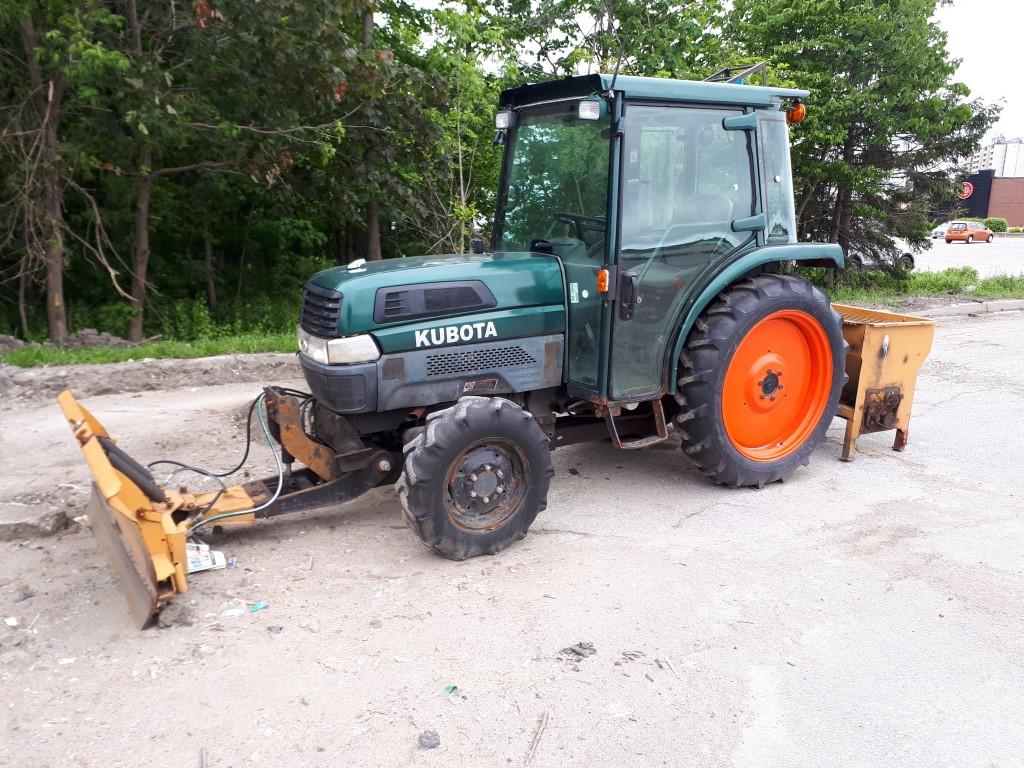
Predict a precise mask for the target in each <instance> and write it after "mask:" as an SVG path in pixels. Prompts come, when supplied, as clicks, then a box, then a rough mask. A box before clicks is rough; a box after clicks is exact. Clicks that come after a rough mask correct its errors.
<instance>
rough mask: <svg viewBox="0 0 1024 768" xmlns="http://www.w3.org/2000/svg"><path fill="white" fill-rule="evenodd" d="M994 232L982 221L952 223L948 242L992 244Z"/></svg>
mask: <svg viewBox="0 0 1024 768" xmlns="http://www.w3.org/2000/svg"><path fill="white" fill-rule="evenodd" d="M992 238H993V235H992V230H991V229H989V228H988V227H986V226H985V225H984V224H982V223H981V222H980V221H952V222H950V224H949V229H947V230H946V242H947V243H952V242H954V241H959V242H962V243H967V244H968V245H970V244H971V243H974V242H983V243H991V242H992Z"/></svg>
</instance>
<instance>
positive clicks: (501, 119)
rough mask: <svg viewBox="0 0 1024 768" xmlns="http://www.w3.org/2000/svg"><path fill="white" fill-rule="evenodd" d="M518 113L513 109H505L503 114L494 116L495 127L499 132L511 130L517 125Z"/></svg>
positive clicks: (502, 111)
mask: <svg viewBox="0 0 1024 768" xmlns="http://www.w3.org/2000/svg"><path fill="white" fill-rule="evenodd" d="M515 122H516V113H515V112H513V111H512V110H511V109H503V110H501V112H499V113H498V114H496V115H495V116H494V127H495V128H497V129H498V130H499V131H504V130H505V129H506V128H511V127H512V126H513V125H515Z"/></svg>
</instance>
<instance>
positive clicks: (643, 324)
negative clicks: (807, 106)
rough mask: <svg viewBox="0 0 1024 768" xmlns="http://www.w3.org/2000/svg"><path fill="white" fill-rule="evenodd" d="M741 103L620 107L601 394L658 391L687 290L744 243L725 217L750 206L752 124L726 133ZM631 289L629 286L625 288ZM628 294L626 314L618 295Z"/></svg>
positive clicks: (638, 395)
mask: <svg viewBox="0 0 1024 768" xmlns="http://www.w3.org/2000/svg"><path fill="white" fill-rule="evenodd" d="M742 114H743V112H742V110H739V109H735V110H730V109H721V108H714V109H707V108H701V107H686V106H647V105H631V104H627V106H626V113H625V125H626V131H625V137H624V147H623V155H622V182H621V183H622V208H621V219H620V222H621V224H620V226H621V246H620V249H619V252H618V267H619V276H620V283H619V290H620V302H619V307H618V308H617V310H616V312H615V317H614V319H613V329H612V345H611V365H610V374H609V377H610V393H611V395H612V397H613V399H616V400H631V399H634V400H635V399H643V398H645V397H650V396H655V395H657V394H659V393H660V392H661V391H662V386H663V370H664V364H665V356H666V354H667V347H668V345H670V344H672V343H673V341H674V338H672V335H673V332H674V330H675V321H676V318H677V317H678V314H679V312H680V310H681V307H682V303H683V300H684V298H685V297H686V295H687V293H688V292H689V290H690V287H691V286H692V285H693V284H694V282H695V281H697V280H698V278H700V276H701V275H702V274H704V273H705V272H707V271H709V270H711V269H713V268H714V267H715V266H716V265H717V264H719V263H721V262H722V261H724V260H725V259H727V258H728V257H729V256H730V255H731V254H732V253H734V252H735V251H736V250H737V249H738V248H741V247H743V246H744V245H746V244H748V243H750V242H751V241H752V240H753V238H754V237H755V235H754V234H753V233H752V232H750V231H741V232H734V231H733V229H732V222H733V221H734V220H736V219H743V218H748V217H750V216H751V215H752V214H753V213H754V210H755V197H754V166H753V154H752V147H751V141H752V134H753V132H752V131H746V130H726V129H725V128H724V127H723V124H722V121H723V119H725V118H727V117H731V116H734V115H742ZM633 286H635V287H633ZM630 290H633V291H635V296H636V299H635V305H634V307H633V310H632V313H629V312H624V311H623V309H622V301H621V298H622V296H623V294H622V292H623V291H626V292H627V293H628V292H629V291H630Z"/></svg>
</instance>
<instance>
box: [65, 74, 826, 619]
mask: <svg viewBox="0 0 1024 768" xmlns="http://www.w3.org/2000/svg"><path fill="white" fill-rule="evenodd" d="M805 96H807V93H806V92H805V91H800V90H791V89H785V88H774V87H762V86H750V85H741V84H736V83H733V82H688V81H677V80H667V79H655V78H642V77H618V78H614V77H611V76H607V75H589V76H584V77H573V78H569V79H564V80H558V81H554V82H546V83H542V84H538V85H526V86H523V87H520V88H514V89H511V90H508V91H505V92H504V93H503V94H502V95H501V101H500V111H499V112H498V114H497V129H498V132H497V136H496V141H497V142H498V143H499V144H501V145H503V148H504V166H503V170H502V174H501V182H500V189H499V196H498V206H497V211H496V215H495V219H494V228H493V239H492V243H491V244H492V246H493V248H492V249H491V250H485V249H484V248H483V247H482V244H481V243H479V242H476V243H474V248H473V251H474V252H472V253H468V254H457V255H448V256H424V257H419V258H404V259H391V260H385V261H379V262H372V263H364V262H361V261H360V262H356V263H353V264H350V265H348V266H347V267H336V268H333V269H328V270H326V271H324V272H320V273H319V274H317V275H314V276H313V278H312V279H311V280H310V281H309V283H308V285H307V286H306V289H305V295H304V296H303V301H302V315H301V322H300V326H299V329H298V343H299V360H300V362H301V363H302V368H303V370H304V372H305V377H306V381H307V382H308V385H309V390H310V393H308V394H307V393H302V392H295V391H290V390H285V389H282V388H277V387H268V388H266V390H265V391H264V393H263V394H262V395H261V396H260V397H259V398H257V401H256V402H254V406H253V409H252V411H251V414H250V415H252V413H253V412H255V415H256V417H257V418H258V421H259V425H260V426H261V428H262V430H263V431H264V432H265V434H266V435H267V439H268V440H270V439H271V438H272V439H273V440H274V441H275V442H276V443H279V444H280V450H279V452H278V455H279V457H280V462H279V471H278V472H277V473H276V474H273V475H271V476H270V477H268V478H267V479H265V480H262V481H256V482H251V483H248V484H244V485H235V486H226V485H224V484H223V481H222V480H221V479H220V478H218V482H221V484H222V486H223V487H222V488H220V489H219V490H216V491H212V492H207V493H190V492H188V491H182V490H174V489H171V488H167V487H164V486H163V485H161V484H160V483H158V482H157V481H156V480H155V478H154V476H153V474H152V473H151V471H150V470H149V469H148V468H147V467H144V466H142V465H141V464H139V463H138V462H136V461H135V460H134V459H132V458H131V457H130V456H128V455H127V454H126V453H125V452H124V451H122V450H121V449H120V448H119V447H117V446H116V445H114V443H113V441H111V440H110V439H109V436H107V435H106V433H105V432H104V431H103V429H102V427H101V426H100V425H99V423H98V422H97V421H96V420H95V419H94V418H93V417H92V416H91V415H90V414H89V413H88V412H87V411H86V410H85V409H84V408H83V407H81V406H80V405H79V404H78V403H77V402H76V401H75V400H74V398H73V397H72V396H71V395H70V393H65V394H64V395H63V396H62V398H61V404H62V407H63V408H64V411H65V414H66V416H67V418H68V420H69V421H70V422H71V425H72V427H73V429H74V430H75V433H76V436H77V437H78V439H79V441H80V442H81V443H82V446H83V450H84V451H85V453H86V457H87V459H88V460H89V463H90V466H91V468H92V470H93V475H94V478H95V481H96V487H97V492H96V494H95V495H94V499H93V501H92V503H91V505H90V514H91V515H92V518H93V528H94V530H95V531H96V535H97V536H98V537H99V538H100V539H101V540H104V541H106V542H107V543H108V544H109V545H110V546H109V547H108V555H109V557H110V559H111V561H112V563H114V565H115V568H116V569H117V570H118V571H119V573H120V574H121V576H122V580H123V581H124V582H125V588H126V590H127V591H128V592H129V593H131V595H133V597H131V599H130V603H131V605H132V609H133V613H134V614H135V616H136V618H137V619H138V621H139V623H140V624H145V623H147V622H148V621H149V620H150V619H151V618H152V617H153V616H154V615H155V613H156V612H157V610H158V609H159V606H160V604H161V603H162V602H163V601H165V600H166V599H167V598H168V597H170V596H171V595H173V594H174V593H175V592H181V591H184V589H185V587H186V567H185V558H184V548H185V541H186V538H187V537H188V536H190V535H193V534H195V533H197V532H200V531H202V530H204V529H207V530H208V529H210V528H214V527H217V526H227V525H236V524H246V523H250V522H252V520H253V519H254V518H255V517H265V516H273V515H277V514H282V513H286V512H290V511H295V510H301V509H309V508H312V507H319V506H324V505H329V504H334V503H337V502H340V501H345V500H349V499H352V498H355V497H356V496H358V495H359V494H361V493H363V492H365V491H366V490H368V489H370V488H373V487H375V486H377V485H380V484H382V483H394V482H397V484H398V489H399V497H400V499H401V504H402V508H403V510H404V512H405V517H406V519H407V520H408V522H409V525H410V526H411V527H412V529H413V530H414V531H415V532H416V535H417V536H419V537H420V539H421V540H422V541H423V542H424V543H425V544H427V545H428V546H430V547H432V548H433V549H434V550H436V551H437V552H439V553H440V554H442V555H444V556H445V557H449V558H455V559H463V558H467V557H472V556H474V555H481V554H487V553H494V552H497V551H498V550H500V549H502V548H503V547H506V546H508V545H509V544H510V543H512V542H514V541H516V540H517V539H521V538H522V537H523V536H525V535H526V532H527V530H528V529H529V527H530V524H531V523H532V522H533V521H534V518H535V517H536V516H537V514H538V513H539V512H541V511H542V510H543V509H544V507H545V504H546V499H547V493H548V486H549V484H550V482H551V478H552V476H553V474H554V471H553V469H552V463H551V456H550V451H551V449H553V448H555V447H557V446H560V445H568V444H571V443H577V442H581V441H587V440H610V441H611V443H612V444H613V445H614V446H615V447H617V448H622V449H636V448H643V447H646V446H649V445H652V444H654V443H657V442H659V441H662V440H665V439H667V438H668V436H669V431H670V430H671V429H673V428H674V429H677V430H678V431H679V435H680V436H681V439H682V448H683V452H684V453H685V455H686V457H687V458H688V459H689V460H690V461H693V462H694V463H695V464H696V465H697V466H698V467H699V468H700V470H701V471H702V472H703V473H704V474H705V475H707V476H708V477H709V478H710V479H711V480H714V481H716V482H719V483H722V484H725V485H731V486H747V485H750V486H763V485H765V484H767V483H771V482H773V481H776V480H780V479H782V478H785V477H787V476H788V475H790V474H791V473H792V472H793V471H795V470H796V469H797V468H798V467H799V466H800V465H801V464H806V463H807V461H808V458H809V457H810V455H811V453H812V451H813V450H814V448H815V446H817V445H818V444H819V443H820V442H821V441H822V440H823V439H824V437H825V431H826V429H827V428H828V426H829V423H830V422H831V421H832V418H833V417H834V416H835V415H836V413H837V410H838V406H839V398H840V392H841V390H842V389H843V384H844V381H845V379H846V376H845V372H844V360H845V357H846V344H845V342H844V340H843V333H842V326H841V321H840V318H839V315H838V314H837V313H836V312H835V311H833V309H832V307H831V306H830V304H829V300H828V298H827V297H826V296H825V294H824V293H822V292H821V291H820V290H818V289H817V288H815V287H814V286H812V285H811V284H810V283H808V282H807V281H806V280H803V279H801V278H799V277H796V276H794V275H792V274H788V273H787V270H786V269H785V268H784V265H786V264H788V263H791V262H798V263H801V264H812V265H823V266H833V267H841V266H842V264H843V254H842V251H841V249H840V247H839V246H837V245H825V244H814V243H797V236H796V225H795V221H794V218H795V217H794V209H793V190H792V180H791V175H790V161H789V141H788V129H787V116H790V117H791V118H794V119H796V118H799V117H801V116H802V114H803V111H804V106H803V104H801V103H800V100H801V99H802V98H803V97H805ZM250 426H252V425H251V424H250ZM681 458H682V457H681ZM300 465H301V466H300Z"/></svg>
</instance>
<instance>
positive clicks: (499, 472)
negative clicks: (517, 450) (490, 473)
mask: <svg viewBox="0 0 1024 768" xmlns="http://www.w3.org/2000/svg"><path fill="white" fill-rule="evenodd" d="M494 474H496V475H497V476H498V477H504V476H505V473H504V472H502V471H501V470H500V469H499V470H498V471H497V472H495V473H494Z"/></svg>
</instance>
